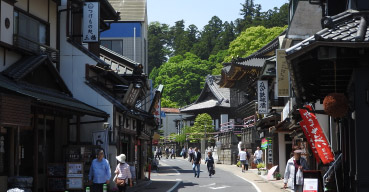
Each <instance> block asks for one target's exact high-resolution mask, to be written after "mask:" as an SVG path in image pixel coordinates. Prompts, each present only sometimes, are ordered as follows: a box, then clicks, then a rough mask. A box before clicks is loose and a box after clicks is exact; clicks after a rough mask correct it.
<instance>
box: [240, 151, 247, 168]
mask: <svg viewBox="0 0 369 192" xmlns="http://www.w3.org/2000/svg"><path fill="white" fill-rule="evenodd" d="M238 158H239V160H240V162H241V167H242V173H243V172H245V167H246V159H247V153H246V151H245V148H241V151H240V152H239V153H238Z"/></svg>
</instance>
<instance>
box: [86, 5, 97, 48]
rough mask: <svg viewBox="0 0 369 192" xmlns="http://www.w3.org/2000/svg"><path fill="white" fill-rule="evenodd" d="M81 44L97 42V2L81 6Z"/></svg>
mask: <svg viewBox="0 0 369 192" xmlns="http://www.w3.org/2000/svg"><path fill="white" fill-rule="evenodd" d="M83 42H99V2H86V3H85V4H84V6H83Z"/></svg>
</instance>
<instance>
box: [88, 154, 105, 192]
mask: <svg viewBox="0 0 369 192" xmlns="http://www.w3.org/2000/svg"><path fill="white" fill-rule="evenodd" d="M110 177H111V172H110V165H109V161H108V160H106V159H105V158H104V150H99V152H98V156H97V158H96V159H94V160H93V161H92V163H91V167H90V172H89V174H88V180H89V181H92V182H93V185H92V188H91V191H92V192H103V186H104V184H109V182H110Z"/></svg>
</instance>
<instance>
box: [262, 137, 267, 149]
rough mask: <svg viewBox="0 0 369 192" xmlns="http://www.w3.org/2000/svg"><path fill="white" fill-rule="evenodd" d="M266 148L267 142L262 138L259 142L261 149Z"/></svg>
mask: <svg viewBox="0 0 369 192" xmlns="http://www.w3.org/2000/svg"><path fill="white" fill-rule="evenodd" d="M267 147H268V140H267V139H266V138H263V139H262V140H261V149H266V148H267Z"/></svg>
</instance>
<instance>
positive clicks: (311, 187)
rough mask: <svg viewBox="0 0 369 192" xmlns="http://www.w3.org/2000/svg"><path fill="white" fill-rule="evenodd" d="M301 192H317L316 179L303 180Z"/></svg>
mask: <svg viewBox="0 0 369 192" xmlns="http://www.w3.org/2000/svg"><path fill="white" fill-rule="evenodd" d="M303 192H318V179H304V189H303Z"/></svg>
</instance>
